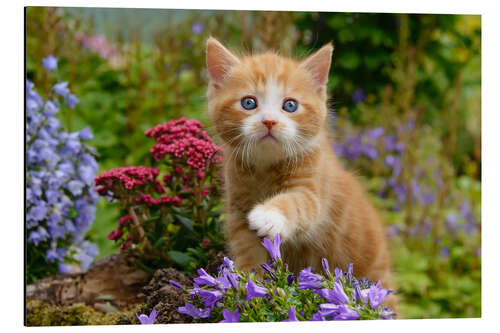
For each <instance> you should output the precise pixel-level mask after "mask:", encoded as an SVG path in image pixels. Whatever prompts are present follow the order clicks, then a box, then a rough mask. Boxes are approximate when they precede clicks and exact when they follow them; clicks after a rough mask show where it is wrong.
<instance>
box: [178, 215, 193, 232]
mask: <svg viewBox="0 0 500 333" xmlns="http://www.w3.org/2000/svg"><path fill="white" fill-rule="evenodd" d="M175 217H176V218H177V219H178V220H179V222H181V223H182V225H183V226H185V227H186V228H187V229H189V231H194V228H193V225H194V222H193V221H192V220H190V219H188V218H187V217H184V216H181V215H175Z"/></svg>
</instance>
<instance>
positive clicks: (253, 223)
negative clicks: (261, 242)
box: [248, 206, 286, 239]
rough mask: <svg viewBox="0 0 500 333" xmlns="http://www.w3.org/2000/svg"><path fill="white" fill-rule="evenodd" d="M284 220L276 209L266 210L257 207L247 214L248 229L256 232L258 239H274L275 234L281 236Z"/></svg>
mask: <svg viewBox="0 0 500 333" xmlns="http://www.w3.org/2000/svg"><path fill="white" fill-rule="evenodd" d="M285 223H286V218H285V217H284V216H283V214H281V213H280V212H279V211H278V210H277V209H266V208H264V207H262V206H257V207H255V208H254V209H252V210H251V211H250V213H249V214H248V224H249V227H250V229H252V230H255V231H256V232H257V236H259V237H267V238H270V239H274V237H275V236H276V234H280V236H282V237H283V236H285V235H283V232H284V231H285V230H284V229H285Z"/></svg>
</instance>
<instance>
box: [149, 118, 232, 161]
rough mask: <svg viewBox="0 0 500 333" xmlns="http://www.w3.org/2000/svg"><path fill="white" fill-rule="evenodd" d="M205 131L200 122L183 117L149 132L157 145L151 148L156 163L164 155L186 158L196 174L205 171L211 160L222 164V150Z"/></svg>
mask: <svg viewBox="0 0 500 333" xmlns="http://www.w3.org/2000/svg"><path fill="white" fill-rule="evenodd" d="M202 128H203V125H202V124H201V123H200V122H199V121H197V120H186V118H184V117H182V118H180V119H178V120H171V121H169V122H167V123H165V124H161V125H157V126H156V127H154V128H151V129H149V130H147V131H146V136H149V137H152V138H154V139H155V140H156V142H157V144H155V145H154V146H153V147H152V148H151V154H153V157H154V158H155V159H156V160H157V161H159V160H161V159H162V158H163V157H164V156H165V155H168V156H170V157H171V158H177V159H185V163H186V164H187V165H189V166H190V167H191V168H193V169H195V170H197V171H202V170H204V169H205V168H207V167H208V166H210V164H211V163H212V161H213V162H215V163H218V162H220V161H221V159H222V156H221V154H220V152H221V151H222V150H221V148H220V147H219V146H217V145H215V144H214V143H213V142H212V139H211V138H210V137H209V136H208V134H207V133H206V132H205V131H204V130H203V129H202Z"/></svg>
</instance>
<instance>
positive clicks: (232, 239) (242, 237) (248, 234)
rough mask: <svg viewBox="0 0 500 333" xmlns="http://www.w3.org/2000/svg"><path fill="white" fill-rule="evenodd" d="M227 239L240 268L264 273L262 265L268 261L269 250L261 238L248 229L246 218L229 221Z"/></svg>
mask: <svg viewBox="0 0 500 333" xmlns="http://www.w3.org/2000/svg"><path fill="white" fill-rule="evenodd" d="M227 239H228V243H229V249H230V251H231V256H232V257H233V258H234V263H235V265H236V268H237V269H238V270H240V271H243V272H250V271H251V270H252V269H255V270H256V271H257V273H259V274H260V273H262V272H261V271H262V268H261V266H260V265H261V264H262V263H265V262H266V261H267V259H268V258H267V252H266V250H265V248H264V247H263V246H262V244H261V239H260V238H259V237H257V235H256V234H255V232H253V231H251V230H249V229H248V224H247V223H246V221H245V220H244V219H238V220H233V221H228V226H227ZM259 276H260V275H259Z"/></svg>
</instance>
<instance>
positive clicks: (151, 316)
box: [135, 309, 158, 325]
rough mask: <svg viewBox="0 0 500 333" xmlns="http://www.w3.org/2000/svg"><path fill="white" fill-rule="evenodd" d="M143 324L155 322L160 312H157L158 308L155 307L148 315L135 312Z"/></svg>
mask: <svg viewBox="0 0 500 333" xmlns="http://www.w3.org/2000/svg"><path fill="white" fill-rule="evenodd" d="M135 316H136V317H137V319H138V320H139V322H140V323H141V325H150V324H154V323H155V319H156V316H158V313H157V312H156V309H153V311H151V313H150V314H149V316H148V315H145V314H140V315H138V314H137V313H136V314H135Z"/></svg>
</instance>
